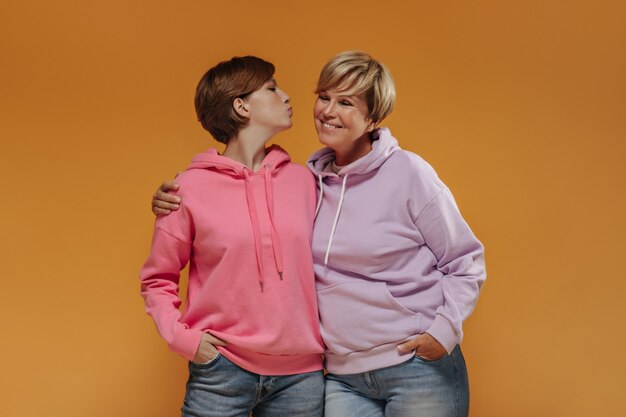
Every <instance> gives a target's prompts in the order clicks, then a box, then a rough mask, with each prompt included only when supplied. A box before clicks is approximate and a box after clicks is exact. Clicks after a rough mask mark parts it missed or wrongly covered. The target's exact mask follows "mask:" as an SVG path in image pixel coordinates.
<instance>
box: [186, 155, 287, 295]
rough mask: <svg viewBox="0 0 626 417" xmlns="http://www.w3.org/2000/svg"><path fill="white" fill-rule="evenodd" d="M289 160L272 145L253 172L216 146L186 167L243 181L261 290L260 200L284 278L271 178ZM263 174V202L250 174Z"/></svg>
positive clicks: (263, 268) (198, 156)
mask: <svg viewBox="0 0 626 417" xmlns="http://www.w3.org/2000/svg"><path fill="white" fill-rule="evenodd" d="M290 160H291V159H290V158H289V154H288V153H287V152H285V150H283V149H282V148H281V147H280V146H278V145H272V146H270V147H269V148H267V149H266V151H265V158H263V161H262V162H261V164H260V166H259V169H258V171H256V172H255V171H252V170H251V169H250V168H248V167H247V166H245V165H244V164H242V163H241V162H237V161H234V160H232V159H230V158H228V157H225V156H222V155H220V154H219V153H218V152H217V149H215V148H210V149H207V150H206V151H204V152H202V153H200V154H198V155H196V156H195V157H194V158H193V159H192V161H191V165H189V167H188V168H187V170H192V169H208V170H215V171H217V172H220V173H222V174H224V175H228V176H231V177H233V178H237V179H241V180H242V181H244V182H245V192H246V201H247V203H248V214H249V215H250V222H251V224H252V232H253V235H254V247H255V249H256V250H255V252H256V260H257V267H258V271H259V285H260V286H261V291H262V290H263V284H264V277H265V272H266V266H265V265H264V263H263V258H264V256H263V244H262V236H261V234H262V232H261V225H260V223H259V210H261V208H260V207H259V203H261V204H263V203H265V204H266V206H267V210H268V212H269V222H270V224H269V229H270V235H271V242H272V252H273V255H274V262H275V264H276V269H277V270H278V276H279V277H280V280H281V281H282V279H283V255H282V251H281V244H280V241H279V238H278V233H276V226H275V221H274V187H273V185H272V177H273V176H274V175H275V174H276V173H277V172H278V171H280V169H281V168H283V167H284V166H285V165H286V164H287V163H289V161H290ZM260 175H262V176H263V178H264V181H263V182H262V185H261V186H262V187H264V188H265V190H264V192H263V193H262V194H264V198H262V201H260V202H259V201H258V200H259V198H258V194H257V197H255V192H254V189H255V188H256V187H259V186H260V182H259V181H257V180H256V179H254V180H253V177H258V176H260Z"/></svg>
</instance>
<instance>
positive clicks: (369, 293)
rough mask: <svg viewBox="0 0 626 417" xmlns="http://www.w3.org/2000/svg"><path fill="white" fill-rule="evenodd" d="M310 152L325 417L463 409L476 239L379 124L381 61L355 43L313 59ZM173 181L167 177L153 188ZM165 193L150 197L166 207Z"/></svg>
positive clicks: (433, 180) (388, 97)
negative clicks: (316, 70) (315, 141)
mask: <svg viewBox="0 0 626 417" xmlns="http://www.w3.org/2000/svg"><path fill="white" fill-rule="evenodd" d="M316 92H317V94H318V97H317V100H316V102H315V106H314V110H313V116H314V122H315V127H316V130H317V133H318V136H319V140H320V142H321V143H322V144H324V145H326V147H325V148H324V149H322V150H320V151H318V152H316V153H315V154H313V155H312V156H311V158H310V159H309V161H308V167H309V169H310V170H311V171H312V172H313V173H314V174H315V176H316V177H317V179H318V183H319V185H318V188H319V197H318V198H319V200H318V207H317V215H316V221H315V226H314V233H313V241H312V248H313V249H312V250H313V257H314V268H315V277H316V287H317V298H318V303H319V312H320V321H321V332H322V337H323V339H324V342H325V344H326V352H325V366H326V369H327V371H328V374H327V377H326V393H325V415H326V416H328V417H348V416H355V415H358V416H360V417H370V416H372V417H374V416H376V417H378V416H387V417H395V416H425V417H452V416H467V414H468V407H469V388H468V379H467V371H466V367H465V362H464V359H463V355H462V353H461V350H460V347H459V345H460V343H461V340H462V337H463V331H462V324H463V321H464V320H465V319H466V318H467V317H468V316H469V314H470V313H471V312H472V310H473V308H474V306H475V304H476V301H477V298H478V295H479V291H480V288H481V286H482V284H483V282H484V279H485V268H484V257H483V247H482V245H481V243H480V242H479V241H478V240H477V239H476V237H475V236H474V234H473V233H472V232H471V230H470V229H469V227H468V226H467V224H466V222H465V221H464V220H463V218H462V217H461V214H460V213H459V210H458V208H457V206H456V204H455V202H454V199H453V197H452V195H451V193H450V191H449V189H448V188H447V187H446V186H445V184H443V182H441V180H440V179H439V178H438V177H437V175H436V173H435V171H434V170H433V169H432V167H431V166H430V165H428V163H426V162H425V161H424V160H423V159H421V158H420V157H419V156H417V155H415V154H414V153H411V152H408V151H404V150H402V149H401V148H400V147H399V146H398V142H397V141H396V139H394V138H393V136H392V135H391V133H390V131H389V130H388V129H386V128H378V126H379V124H380V123H381V122H382V121H383V120H384V118H385V117H386V116H388V115H389V113H390V112H391V111H392V109H393V105H394V102H395V88H394V84H393V80H392V77H391V75H390V73H389V71H388V70H387V69H386V68H385V67H384V66H383V65H382V64H381V63H379V62H378V61H376V60H374V59H372V58H371V57H370V56H369V55H367V54H364V53H361V52H344V53H341V54H339V55H337V56H335V57H334V58H333V59H331V60H330V61H329V62H328V63H327V64H326V65H325V66H324V68H323V69H322V72H321V75H320V79H319V81H318V86H317V90H316ZM171 185H172V184H171V183H165V184H164V185H163V186H162V187H161V191H165V190H167V189H168V188H169V187H170V186H171ZM167 201H172V199H171V198H168V197H167V196H165V195H164V193H163V192H157V194H156V195H155V198H154V199H153V207H154V210H155V212H158V211H159V210H158V207H161V208H162V209H164V210H169V209H172V208H175V205H174V206H172V205H169V204H170V203H167Z"/></svg>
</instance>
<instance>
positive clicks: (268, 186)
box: [264, 165, 283, 280]
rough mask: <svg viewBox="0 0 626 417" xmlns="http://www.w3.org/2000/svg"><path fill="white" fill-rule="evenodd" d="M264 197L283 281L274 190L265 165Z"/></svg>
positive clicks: (273, 245)
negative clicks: (275, 222) (275, 219)
mask: <svg viewBox="0 0 626 417" xmlns="http://www.w3.org/2000/svg"><path fill="white" fill-rule="evenodd" d="M264 176H265V196H266V198H267V208H268V209H269V212H270V232H271V233H272V250H273V251H274V259H275V261H276V269H277V270H278V275H280V279H281V280H282V279H283V253H282V251H281V249H280V240H279V239H278V233H276V226H274V193H273V191H274V189H273V188H272V172H271V171H270V167H269V165H265V175H264Z"/></svg>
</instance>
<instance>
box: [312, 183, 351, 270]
mask: <svg viewBox="0 0 626 417" xmlns="http://www.w3.org/2000/svg"><path fill="white" fill-rule="evenodd" d="M348 175H349V174H346V175H345V176H344V177H343V183H342V184H341V195H340V197H339V205H338V206H337V213H335V220H334V221H333V227H332V229H331V230H330V237H329V238H328V247H327V248H326V256H324V269H326V268H327V266H328V256H329V255H330V247H331V245H332V244H333V237H334V236H335V230H336V228H337V221H338V220H339V213H340V212H341V206H342V205H343V196H344V194H345V191H346V181H347V180H348ZM320 182H321V176H320ZM320 201H322V200H321V196H320ZM318 206H319V203H318Z"/></svg>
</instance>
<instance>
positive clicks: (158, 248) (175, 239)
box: [140, 204, 202, 360]
mask: <svg viewBox="0 0 626 417" xmlns="http://www.w3.org/2000/svg"><path fill="white" fill-rule="evenodd" d="M192 242H193V227H192V222H191V220H190V215H189V213H188V211H187V210H186V209H185V208H184V207H183V205H182V204H181V207H180V208H179V210H177V211H175V212H173V213H171V214H169V215H167V216H159V217H158V218H157V220H156V223H155V227H154V235H153V237H152V249H151V250H150V256H149V257H148V259H147V260H146V263H145V264H144V266H143V268H142V269H141V273H140V279H141V295H142V297H143V298H144V300H145V305H146V312H147V313H148V315H150V316H151V317H152V319H153V320H154V323H155V324H156V327H157V330H158V332H159V334H160V335H161V337H163V339H165V341H166V342H167V343H168V345H169V347H170V349H171V350H172V351H173V352H176V353H178V354H180V355H182V356H184V357H185V358H186V359H188V360H193V359H194V356H195V354H196V351H197V349H198V346H199V344H200V340H201V338H202V331H199V330H195V329H190V328H189V326H188V325H187V324H185V323H183V322H181V312H180V310H179V307H180V304H181V299H180V297H179V295H178V283H179V279H180V271H181V270H182V269H183V268H184V267H185V265H187V262H188V261H189V256H190V253H191V245H192Z"/></svg>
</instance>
